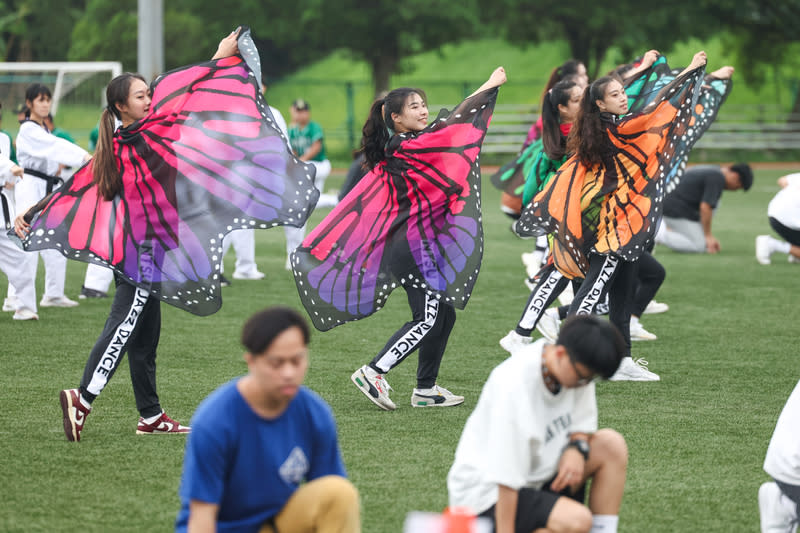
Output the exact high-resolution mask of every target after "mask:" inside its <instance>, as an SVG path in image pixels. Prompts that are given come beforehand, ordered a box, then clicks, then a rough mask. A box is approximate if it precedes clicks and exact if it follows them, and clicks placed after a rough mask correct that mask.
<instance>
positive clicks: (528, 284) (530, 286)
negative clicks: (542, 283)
mask: <svg viewBox="0 0 800 533" xmlns="http://www.w3.org/2000/svg"><path fill="white" fill-rule="evenodd" d="M525 286H526V287H528V290H529V291H533V289H535V288H536V280H535V279H533V278H525Z"/></svg>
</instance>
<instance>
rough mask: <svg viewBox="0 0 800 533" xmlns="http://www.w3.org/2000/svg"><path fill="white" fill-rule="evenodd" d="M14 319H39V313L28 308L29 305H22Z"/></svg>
mask: <svg viewBox="0 0 800 533" xmlns="http://www.w3.org/2000/svg"><path fill="white" fill-rule="evenodd" d="M12 318H13V319H14V320H39V315H37V314H36V313H34V312H33V311H31V310H30V309H28V308H27V307H22V308H20V309H18V310H17V312H16V313H14V316H13V317H12Z"/></svg>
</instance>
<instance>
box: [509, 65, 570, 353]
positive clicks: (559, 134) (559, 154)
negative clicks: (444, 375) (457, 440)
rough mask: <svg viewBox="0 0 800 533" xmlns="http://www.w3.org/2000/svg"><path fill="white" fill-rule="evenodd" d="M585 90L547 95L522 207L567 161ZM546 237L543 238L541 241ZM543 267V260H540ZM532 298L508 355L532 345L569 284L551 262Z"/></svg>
mask: <svg viewBox="0 0 800 533" xmlns="http://www.w3.org/2000/svg"><path fill="white" fill-rule="evenodd" d="M582 95H583V87H581V86H580V85H578V84H576V83H575V82H574V81H571V80H564V81H560V82H558V83H557V84H555V85H554V86H553V88H552V89H550V91H548V93H547V94H546V95H545V98H544V101H543V103H542V126H543V127H542V132H543V135H542V144H543V147H544V150H543V151H542V152H541V153H540V154H539V155H538V157H537V159H536V162H535V164H534V165H533V167H532V169H531V173H530V174H529V175H528V177H527V178H526V180H525V191H524V193H523V205H527V203H528V202H530V200H531V198H532V197H533V196H534V194H535V193H536V192H538V191H539V190H541V189H542V187H544V186H545V184H547V182H548V181H550V178H552V177H553V175H554V174H555V173H556V171H557V170H558V168H559V167H561V165H562V164H563V163H564V161H566V159H567V135H568V134H569V132H570V130H571V128H572V124H573V123H574V122H575V119H576V118H577V116H578V111H579V110H580V103H581V97H582ZM542 237H544V238H545V239H546V238H547V236H546V235H545V236H541V237H539V238H542ZM539 263H541V259H540V260H539ZM533 281H534V283H535V285H533V287H531V294H530V297H529V298H528V303H527V304H526V305H525V310H524V312H523V313H522V317H520V319H519V322H518V323H517V327H516V328H515V329H513V330H511V331H509V332H508V334H507V335H506V336H505V337H503V338H502V339H500V346H502V347H503V348H504V349H505V350H507V351H509V352H514V351H516V350H517V349H519V348H520V347H522V346H524V345H526V344H530V342H531V333H532V332H533V328H535V327H536V325H537V323H538V322H539V319H540V318H541V317H542V314H543V313H544V312H545V310H546V309H547V308H548V307H549V306H550V304H551V303H552V302H553V301H554V300H555V299H556V297H558V295H559V294H561V292H562V291H563V290H564V289H565V288H566V287H567V285H568V284H569V279H568V278H565V277H564V276H562V275H561V273H559V272H558V270H556V268H555V265H554V264H553V262H552V261H548V262H547V263H546V264H545V265H544V266H543V267H541V269H540V270H539V272H538V274H536V277H535V278H534V280H533Z"/></svg>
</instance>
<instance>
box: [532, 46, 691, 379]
mask: <svg viewBox="0 0 800 533" xmlns="http://www.w3.org/2000/svg"><path fill="white" fill-rule="evenodd" d="M705 64H706V55H705V53H704V52H698V53H697V54H695V56H694V58H693V59H692V63H691V64H690V65H689V66H688V67H687V68H686V69H685V70H684V71H683V72H681V73H680V74H679V75H678V76H677V77H676V78H675V80H674V81H673V82H671V83H670V84H668V85H667V86H666V87H664V88H663V89H662V90H661V92H660V93H659V95H658V96H657V97H655V98H653V100H652V102H651V103H650V104H648V105H647V106H646V107H644V109H642V110H641V111H639V112H638V113H632V114H630V115H626V116H625V117H624V118H622V119H619V118H618V117H619V115H624V114H625V113H626V112H627V110H628V97H627V95H626V94H625V91H624V89H623V86H622V83H621V82H620V81H619V80H618V79H617V78H615V77H613V76H605V77H603V78H600V79H599V80H597V81H595V82H594V83H593V84H592V85H590V86H589V87H588V88H587V89H586V91H585V93H584V97H583V101H582V104H581V111H580V113H579V115H578V119H577V121H576V123H575V126H573V128H572V130H571V132H570V137H569V140H568V147H569V149H571V150H574V152H575V155H574V156H572V157H571V158H570V159H569V160H568V161H567V162H566V163H565V164H564V165H563V166H562V167H561V169H560V170H559V172H558V173H557V174H556V175H555V176H554V177H553V179H551V180H550V182H549V183H548V184H547V185H546V186H545V188H544V189H543V190H542V191H541V192H540V193H539V194H538V195H536V197H535V198H534V199H533V201H532V202H531V204H530V205H529V206H528V208H527V209H526V210H525V212H523V215H522V217H521V218H520V220H519V222H518V224H517V228H518V231H519V232H520V233H521V234H523V235H524V234H528V235H531V234H534V235H535V234H541V233H553V236H554V239H553V251H552V253H553V259H554V261H555V266H556V268H557V269H558V272H559V273H560V274H561V275H563V276H566V277H568V278H570V279H573V278H580V277H584V278H585V279H584V282H583V283H582V285H581V288H580V289H579V290H578V292H577V294H576V295H575V298H574V299H573V301H572V303H571V305H570V309H569V314H591V313H593V312H594V310H595V307H596V306H597V304H598V303H599V302H602V300H603V298H604V296H605V294H606V293H607V292H608V294H609V304H610V312H609V317H610V319H611V321H612V322H613V323H614V324H615V325H616V326H617V327H618V328H619V330H620V331H621V332H622V334H623V337H624V339H625V342H626V345H627V353H626V357H625V358H624V359H623V361H622V364H621V366H620V369H619V371H618V372H617V374H615V378H614V379H626V380H636V381H657V380H658V379H659V376H658V375H656V374H655V373H653V372H651V371H649V370H648V369H646V368H644V363H643V362H642V361H640V364H636V362H634V361H633V360H632V358H631V357H630V320H631V302H632V300H633V299H632V297H631V291H632V290H633V282H634V279H635V276H636V269H635V268H634V264H633V262H634V261H636V260H637V259H638V258H639V257H640V256H641V254H642V253H643V252H644V250H646V249H647V247H648V246H649V245H650V244H651V243H652V240H653V237H654V234H655V231H656V228H657V226H658V223H659V221H660V218H661V209H660V208H661V203H662V200H663V194H664V188H665V183H664V181H665V179H664V178H665V175H666V174H667V173H668V172H669V171H670V170H671V168H672V166H671V163H670V160H671V158H672V156H673V155H674V152H675V145H676V144H677V143H675V142H672V141H674V140H676V139H678V138H681V137H683V136H684V133H685V131H686V129H687V128H688V127H689V122H690V120H691V118H692V113H691V111H692V108H693V107H694V104H695V102H696V100H697V94H698V92H699V90H700V87H701V85H702V83H703V75H704V68H703V67H704V66H705Z"/></svg>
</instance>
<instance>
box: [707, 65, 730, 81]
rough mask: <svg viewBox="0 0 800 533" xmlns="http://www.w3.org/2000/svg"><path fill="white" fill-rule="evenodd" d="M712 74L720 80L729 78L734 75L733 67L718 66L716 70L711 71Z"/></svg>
mask: <svg viewBox="0 0 800 533" xmlns="http://www.w3.org/2000/svg"><path fill="white" fill-rule="evenodd" d="M711 75H712V76H714V77H715V78H717V79H719V80H729V79H731V76H733V67H731V66H725V67H722V68H718V69H717V70H715V71H714V72H712V73H711Z"/></svg>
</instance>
